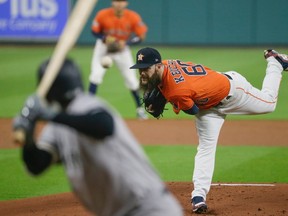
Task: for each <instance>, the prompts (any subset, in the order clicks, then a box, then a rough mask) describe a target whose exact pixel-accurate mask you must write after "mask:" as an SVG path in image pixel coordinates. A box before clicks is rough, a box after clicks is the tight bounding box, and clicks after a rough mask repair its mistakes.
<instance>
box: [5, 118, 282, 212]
mask: <svg viewBox="0 0 288 216" xmlns="http://www.w3.org/2000/svg"><path fill="white" fill-rule="evenodd" d="M126 122H127V124H128V126H129V128H130V129H131V130H132V132H133V133H134V134H135V136H136V137H137V138H138V140H139V141H140V142H141V143H143V144H159V143H161V144H163V145H164V144H165V145H171V144H173V145H175V144H177V143H181V144H187V145H196V144H197V135H196V132H195V127H194V122H193V121H191V120H176V121H175V120H148V121H138V120H127V121H126ZM41 126H42V125H40V126H39V127H38V130H40V129H41ZM287 128H288V121H226V122H225V124H224V126H223V129H222V133H221V135H220V137H219V145H258V146H263V145H265V146H288V137H287V136H284V135H283V134H284V133H285V131H287ZM267 131H269V133H267ZM0 133H1V135H0V148H14V147H15V146H14V145H13V143H12V135H11V120H10V119H0ZM163 134H165V136H163ZM167 185H168V188H169V189H170V190H171V192H172V193H174V194H175V196H176V197H177V198H178V200H179V201H180V203H181V204H182V206H183V208H184V211H185V216H189V215H193V213H192V211H191V204H190V193H191V191H192V187H193V185H192V183H191V182H167ZM207 203H208V205H209V212H208V213H207V215H224V216H226V215H227V216H228V215H229V216H243V215H249V216H251V215H253V216H254V215H256V216H262V215H263V216H267V215H268V216H279V215H280V216H282V215H288V184H273V183H271V184H268V185H265V186H263V185H258V186H256V185H246V186H243V185H237V186H235V185H234V186H231V185H226V186H223V185H217V184H216V185H214V186H212V187H211V191H210V193H209V196H208V200H207ZM0 215H5V216H7V215H13V216H14V215H23V216H26V215H32V216H40V215H47V216H50V215H51V216H52V215H53V216H60V215H61V216H63V215H81V216H82V215H83V216H86V215H87V216H88V215H90V214H89V213H88V212H87V211H86V210H85V209H84V208H83V207H82V206H81V204H80V203H79V201H78V200H77V199H76V198H75V197H74V195H73V194H72V193H64V194H57V195H51V196H45V197H37V198H29V199H22V200H13V201H1V202H0Z"/></svg>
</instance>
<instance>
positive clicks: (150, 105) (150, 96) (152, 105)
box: [143, 87, 167, 119]
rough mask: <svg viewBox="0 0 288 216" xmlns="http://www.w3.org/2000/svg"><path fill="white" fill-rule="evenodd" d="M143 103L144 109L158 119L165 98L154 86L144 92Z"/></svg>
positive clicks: (163, 106) (165, 101) (162, 109)
mask: <svg viewBox="0 0 288 216" xmlns="http://www.w3.org/2000/svg"><path fill="white" fill-rule="evenodd" d="M143 103H144V106H145V110H146V111H147V112H148V113H149V114H151V115H152V116H154V117H155V118H157V119H159V118H160V117H161V116H162V113H163V111H164V108H165V105H166V103H167V100H166V98H165V97H164V96H163V94H162V93H161V91H160V90H159V88H158V87H156V88H154V89H153V90H152V91H150V92H146V93H145V94H144V97H143Z"/></svg>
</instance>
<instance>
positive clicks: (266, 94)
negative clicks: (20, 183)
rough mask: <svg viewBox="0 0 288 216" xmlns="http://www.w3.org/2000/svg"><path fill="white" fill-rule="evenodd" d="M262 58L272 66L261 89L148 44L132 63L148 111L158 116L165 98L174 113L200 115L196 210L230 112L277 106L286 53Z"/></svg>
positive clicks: (194, 195) (204, 193)
mask: <svg viewBox="0 0 288 216" xmlns="http://www.w3.org/2000/svg"><path fill="white" fill-rule="evenodd" d="M264 57H265V59H266V60H267V62H268V65H267V68H266V74H265V77H264V80H263V84H262V89H257V88H255V87H253V86H252V85H251V84H250V83H249V82H248V81H247V80H246V78H245V77H243V76H242V75H241V74H239V73H237V72H236V71H229V72H224V73H221V72H218V71H215V70H213V69H210V68H208V67H206V66H204V65H202V64H196V63H193V62H184V61H181V60H165V61H162V60H161V55H160V53H159V52H158V51H157V50H155V49H153V48H149V47H147V48H143V49H140V50H139V51H138V52H137V55H136V61H137V63H136V64H135V65H133V66H132V67H131V68H134V69H135V68H137V69H139V73H140V84H141V86H142V88H143V89H144V90H145V91H146V93H145V95H144V102H145V107H146V110H147V111H148V112H149V113H150V114H152V115H153V116H154V117H156V118H159V116H160V115H161V114H162V112H163V110H164V107H165V104H166V101H167V102H169V103H171V104H172V106H173V110H174V112H175V113H176V114H178V113H179V112H180V111H183V112H185V113H187V114H189V115H195V117H196V129H197V133H198V136H199V145H198V148H197V154H196V157H195V167H194V173H193V183H194V190H193V192H192V199H191V202H192V207H193V211H194V212H196V213H205V212H206V211H207V209H208V208H207V204H206V196H207V194H208V192H209V190H210V185H211V181H212V176H213V172H214V163H215V152H216V145H217V141H218V136H219V133H220V130H221V127H222V125H223V123H224V120H225V118H226V116H227V114H264V113H270V112H273V111H274V110H275V108H276V103H277V97H278V90H279V86H280V82H281V79H282V71H283V70H286V71H288V56H287V55H284V54H279V53H277V52H276V51H274V50H265V51H264ZM155 88H156V90H155ZM159 92H161V93H162V95H161V94H159ZM153 97H154V98H157V99H153ZM163 97H164V98H165V99H166V101H165V100H163Z"/></svg>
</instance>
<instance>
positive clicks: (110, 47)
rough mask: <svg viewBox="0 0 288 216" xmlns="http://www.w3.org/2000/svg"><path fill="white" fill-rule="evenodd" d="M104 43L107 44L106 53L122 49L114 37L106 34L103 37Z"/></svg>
mask: <svg viewBox="0 0 288 216" xmlns="http://www.w3.org/2000/svg"><path fill="white" fill-rule="evenodd" d="M105 44H106V45H107V52H108V53H115V52H119V51H120V50H121V49H122V46H121V44H120V42H119V40H117V39H116V38H115V37H113V36H110V35H108V36H107V37H106V38H105Z"/></svg>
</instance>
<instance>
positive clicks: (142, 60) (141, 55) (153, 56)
mask: <svg viewBox="0 0 288 216" xmlns="http://www.w3.org/2000/svg"><path fill="white" fill-rule="evenodd" d="M136 59H137V61H136V64H135V65H133V66H132V67H130V69H140V68H148V67H150V66H152V65H154V64H158V63H161V61H162V60H161V55H160V53H159V52H158V51H157V50H156V49H154V48H150V47H146V48H143V49H140V50H139V51H138V52H137V54H136Z"/></svg>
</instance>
